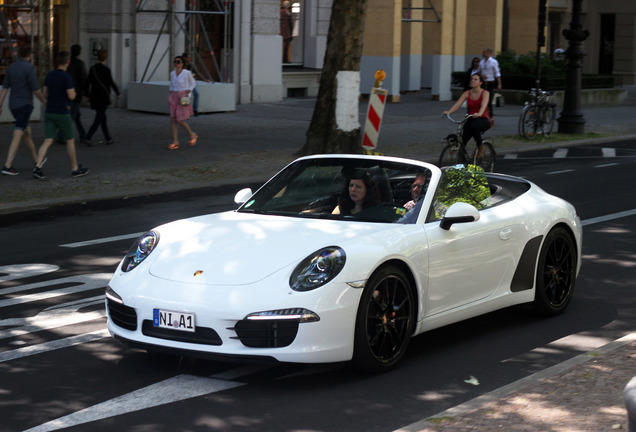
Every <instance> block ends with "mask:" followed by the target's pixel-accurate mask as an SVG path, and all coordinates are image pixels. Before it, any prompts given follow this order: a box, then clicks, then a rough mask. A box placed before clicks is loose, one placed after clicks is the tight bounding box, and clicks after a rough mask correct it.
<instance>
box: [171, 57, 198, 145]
mask: <svg viewBox="0 0 636 432" xmlns="http://www.w3.org/2000/svg"><path fill="white" fill-rule="evenodd" d="M183 66H184V62H183V57H181V56H177V57H175V58H174V70H173V71H172V72H170V96H168V105H169V106H170V126H171V128H172V142H171V143H170V144H169V145H168V148H169V149H170V150H176V149H178V148H179V126H181V127H182V128H183V129H185V131H186V132H187V133H188V140H189V141H188V144H190V146H193V145H195V144H196V143H197V140H198V139H199V135H197V134H196V133H195V132H193V131H192V129H190V126H189V125H188V123H187V120H188V119H189V118H190V116H191V115H192V114H193V112H192V104H191V103H190V97H191V94H192V90H193V89H194V87H195V86H196V83H195V82H194V78H192V73H190V71H189V70H187V69H184V67H183Z"/></svg>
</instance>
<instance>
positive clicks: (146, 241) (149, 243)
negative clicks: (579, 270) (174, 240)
mask: <svg viewBox="0 0 636 432" xmlns="http://www.w3.org/2000/svg"><path fill="white" fill-rule="evenodd" d="M157 243H159V234H158V233H156V232H154V231H149V232H147V233H146V234H144V235H142V236H141V237H139V238H138V239H137V240H136V241H135V243H134V244H133V245H132V247H131V248H130V250H129V251H128V253H127V254H126V257H125V258H124V261H123V262H122V264H121V271H123V272H129V271H131V270H132V269H134V268H135V267H137V266H138V265H139V264H141V262H142V261H143V260H145V259H146V258H147V257H148V255H150V253H151V252H152V251H153V250H154V249H155V247H157Z"/></svg>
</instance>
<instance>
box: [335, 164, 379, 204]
mask: <svg viewBox="0 0 636 432" xmlns="http://www.w3.org/2000/svg"><path fill="white" fill-rule="evenodd" d="M351 180H362V182H363V183H364V185H365V186H366V188H367V194H366V195H365V196H364V200H363V201H362V208H367V207H371V206H374V205H376V204H378V203H380V191H379V190H378V188H377V187H376V185H375V183H374V182H373V180H372V179H371V174H369V172H365V173H364V176H363V177H362V178H359V179H347V181H346V182H345V183H344V187H343V189H342V192H341V193H340V197H339V198H338V207H340V212H341V214H348V213H349V214H350V213H351V210H353V207H354V206H355V203H354V202H353V200H352V199H351V196H350V195H349V185H350V184H351Z"/></svg>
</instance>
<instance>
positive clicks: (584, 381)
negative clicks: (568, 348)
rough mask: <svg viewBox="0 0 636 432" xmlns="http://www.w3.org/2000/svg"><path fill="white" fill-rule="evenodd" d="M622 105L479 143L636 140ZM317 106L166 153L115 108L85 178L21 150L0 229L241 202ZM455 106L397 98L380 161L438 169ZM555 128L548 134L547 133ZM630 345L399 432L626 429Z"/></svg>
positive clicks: (218, 125)
mask: <svg viewBox="0 0 636 432" xmlns="http://www.w3.org/2000/svg"><path fill="white" fill-rule="evenodd" d="M628 95H629V97H628V100H627V103H625V104H623V105H620V106H601V107H584V108H582V109H581V111H582V112H583V115H584V118H585V120H586V124H585V131H586V133H585V134H584V135H583V136H577V137H571V136H567V135H562V134H553V137H552V138H550V139H544V138H543V137H537V138H536V139H535V140H534V141H526V140H525V139H523V138H520V137H518V132H517V124H518V119H519V114H520V112H521V107H520V106H518V105H517V106H515V105H508V106H504V107H500V108H495V126H494V127H493V128H492V129H491V130H489V131H488V132H486V135H485V136H487V137H489V138H491V139H493V140H494V146H495V148H496V150H497V152H498V154H499V155H502V154H506V153H517V152H522V151H526V150H534V149H538V148H542V147H543V148H545V147H550V148H558V147H563V146H573V145H580V144H587V143H595V144H599V145H602V144H603V143H604V142H608V141H612V140H615V139H627V138H630V139H636V86H631V87H629V88H628ZM314 105H315V99H313V98H306V99H286V100H284V101H282V102H279V103H270V104H253V105H238V106H237V110H236V112H228V113H215V114H209V115H201V116H198V117H192V118H191V119H190V120H189V124H190V125H191V127H192V128H193V130H194V131H195V132H197V133H198V135H199V140H198V142H197V144H196V146H194V147H189V146H188V145H187V139H186V136H185V132H183V130H181V129H180V130H179V134H180V138H181V148H180V149H179V150H172V151H171V150H168V143H170V142H171V132H170V120H169V118H168V117H167V116H165V115H159V114H151V113H143V112H133V111H127V110H125V109H121V108H111V109H109V110H108V123H109V128H110V131H111V135H112V136H113V138H114V140H115V143H114V144H113V145H106V144H105V142H104V139H103V136H102V135H101V131H98V132H97V134H96V135H95V136H94V137H93V140H92V141H93V146H92V147H86V146H85V145H83V144H81V143H78V144H77V154H78V161H79V162H80V163H81V164H83V165H84V166H86V167H88V168H89V169H90V173H89V175H88V176H86V177H81V178H71V177H70V171H71V170H70V167H69V164H68V159H67V157H66V150H65V146H63V145H57V144H54V145H53V146H52V147H51V149H50V150H49V153H48V161H47V163H46V165H45V166H44V169H43V170H44V173H45V175H46V177H47V178H46V180H45V181H38V180H34V179H33V178H32V177H31V172H30V171H31V168H32V166H33V162H32V161H31V160H30V157H29V155H28V152H27V151H26V149H25V147H24V145H22V146H21V148H20V151H19V153H18V156H17V158H16V159H15V161H14V164H13V165H14V166H15V167H16V168H17V169H18V171H21V173H20V174H19V175H17V176H6V175H2V176H0V191H1V192H0V221H1V220H2V217H3V216H8V217H19V215H21V214H23V213H25V212H29V211H47V209H49V208H53V207H56V206H64V205H67V204H71V203H87V202H90V201H100V200H106V199H109V200H117V199H121V200H124V199H127V198H129V197H134V196H146V195H154V194H163V193H169V192H178V191H183V190H188V189H190V190H192V189H203V188H213V187H221V186H223V187H230V188H233V189H235V190H237V191H238V190H239V189H241V188H242V187H243V186H244V185H246V184H252V183H257V184H259V183H262V182H264V181H265V180H267V179H268V178H270V177H271V176H272V175H273V174H275V173H276V172H277V171H278V170H280V169H281V168H283V167H284V166H285V165H286V164H287V163H288V162H291V161H292V160H293V159H295V156H294V153H295V152H296V151H297V150H298V149H300V147H301V146H302V145H303V144H304V142H305V132H306V130H307V128H308V126H309V123H310V121H311V116H312V113H313V109H314ZM451 105H452V102H450V101H447V102H436V101H433V100H432V98H431V95H430V93H429V92H428V91H422V92H416V93H409V94H405V95H402V97H401V102H400V103H395V104H388V105H387V106H386V107H385V110H384V117H383V120H382V126H381V130H380V138H379V142H378V148H377V151H378V152H381V153H384V154H386V155H391V156H400V157H407V158H415V159H420V160H427V161H432V162H434V161H436V160H437V157H438V155H439V152H440V151H441V146H440V140H441V139H442V138H443V137H445V136H446V135H448V134H449V133H453V132H455V125H454V124H451V123H450V122H448V121H447V120H446V119H444V118H443V117H442V115H441V113H442V111H444V110H446V109H448V108H449V107H450V106H451ZM366 109H367V103H366V102H362V103H361V104H360V123H361V125H362V127H364V122H365V117H366ZM560 109H561V108H560V107H559V109H558V113H560ZM82 115H83V122H84V125H85V127H88V126H89V125H90V122H91V121H92V117H93V111H91V110H89V109H88V108H82ZM32 128H33V134H34V139H35V142H36V145H37V146H39V145H40V144H41V142H42V140H43V132H44V131H43V125H42V124H38V123H35V124H33V125H32ZM557 128H558V126H557V124H556V123H555V128H554V130H555V131H556V130H557ZM12 130H13V125H11V124H2V125H0V136H2V137H4V138H3V139H2V143H1V144H0V158H2V163H3V162H4V157H5V155H6V151H7V148H8V145H9V140H10V137H11V134H12ZM573 138H574V139H573ZM100 139H101V140H102V142H100V141H99V140H100ZM0 223H1V222H0ZM632 336H633V335H630V336H628V337H627V338H624V339H623V340H619V341H616V342H614V343H610V344H608V345H607V346H605V347H602V348H599V349H596V350H594V351H592V352H590V353H588V354H583V355H581V356H578V357H575V358H574V359H572V360H570V361H567V362H565V363H562V364H560V365H557V366H555V367H552V368H549V369H547V370H545V371H544V372H542V373H539V374H535V375H532V376H530V377H528V378H526V379H523V380H521V381H519V382H517V383H513V384H511V385H509V386H506V387H503V388H502V389H499V390H497V391H495V392H493V393H489V394H487V395H484V396H482V397H480V398H477V399H476V400H474V401H470V402H468V403H466V404H463V405H460V406H459V407H455V408H452V409H451V410H449V411H447V412H444V413H440V414H439V415H437V416H434V417H433V418H431V419H426V420H422V421H421V422H418V423H415V424H413V425H410V426H407V427H405V428H403V429H401V431H409V432H411V431H425V432H432V431H446V432H451V431H453V432H454V431H469V430H471V431H495V430H497V431H507V432H515V431H537V432H538V431H559V432H570V431H606V430H607V431H610V430H616V429H625V430H626V429H627V418H626V410H625V408H624V404H623V400H622V390H623V388H624V386H625V385H626V384H627V382H628V381H629V379H630V378H631V377H632V376H634V375H636V362H635V361H636V341H635V340H636V338H634V337H632Z"/></svg>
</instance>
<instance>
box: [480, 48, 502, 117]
mask: <svg viewBox="0 0 636 432" xmlns="http://www.w3.org/2000/svg"><path fill="white" fill-rule="evenodd" d="M482 56H483V58H482V59H481V61H480V62H479V74H480V75H481V76H482V77H483V78H484V84H485V86H484V87H485V89H486V90H488V92H489V93H490V95H491V96H490V99H489V100H488V114H490V118H492V117H493V112H492V100H493V99H494V96H495V90H497V91H501V72H500V71H499V62H498V61H497V60H496V59H495V58H493V56H492V48H490V47H486V48H484V51H483V52H482Z"/></svg>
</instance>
